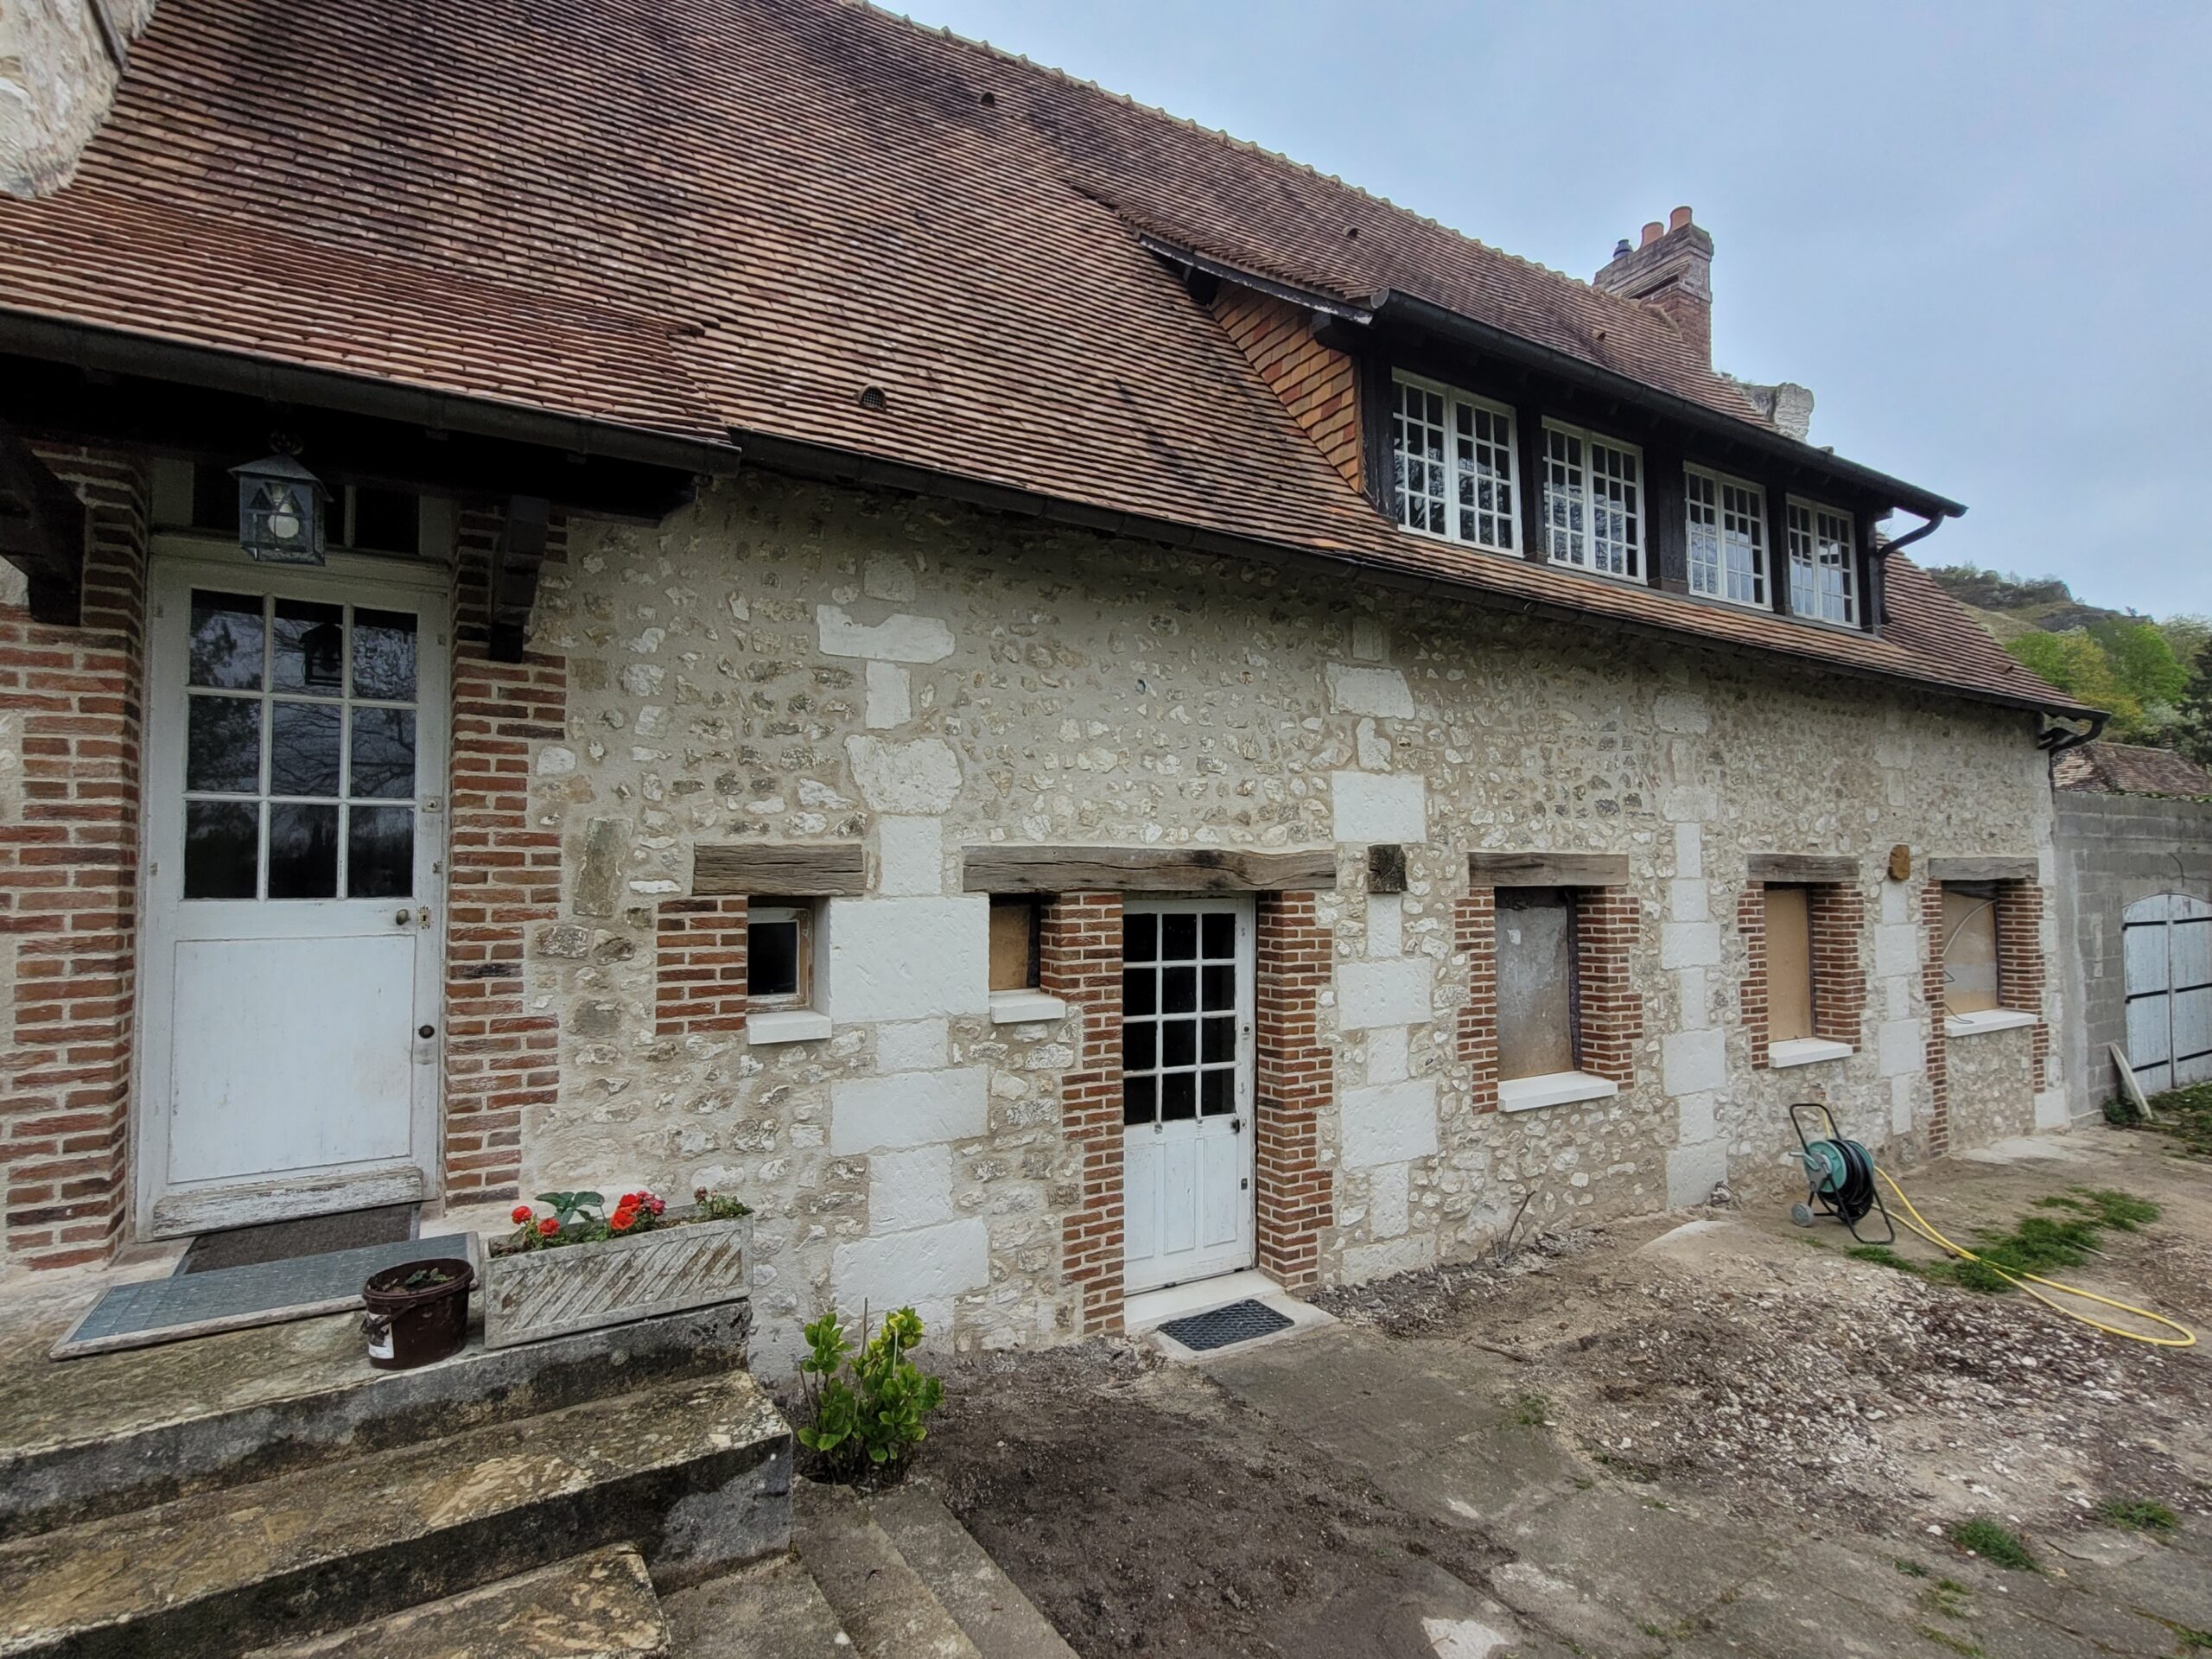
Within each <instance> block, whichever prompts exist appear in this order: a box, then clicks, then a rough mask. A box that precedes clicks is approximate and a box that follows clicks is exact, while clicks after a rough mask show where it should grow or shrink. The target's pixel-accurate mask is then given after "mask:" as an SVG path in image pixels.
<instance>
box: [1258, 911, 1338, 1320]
mask: <svg viewBox="0 0 2212 1659" xmlns="http://www.w3.org/2000/svg"><path fill="white" fill-rule="evenodd" d="M1255 921H1256V926H1255V931H1256V935H1257V937H1256V939H1255V952H1254V957H1255V959H1254V969H1255V974H1254V977H1255V980H1256V982H1257V983H1256V986H1255V993H1256V997H1257V1002H1258V1007H1256V1009H1255V1018H1254V1021H1253V1025H1254V1046H1255V1051H1256V1052H1255V1071H1256V1075H1257V1082H1258V1085H1259V1086H1258V1089H1257V1090H1256V1102H1255V1109H1254V1122H1253V1127H1252V1132H1253V1135H1254V1137H1255V1138H1254V1144H1253V1148H1252V1150H1253V1155H1254V1159H1255V1165H1256V1171H1255V1173H1256V1179H1257V1182H1258V1185H1259V1192H1258V1195H1257V1197H1258V1211H1259V1263H1260V1267H1261V1268H1262V1271H1264V1272H1266V1273H1267V1274H1268V1275H1269V1276H1271V1277H1272V1278H1274V1280H1275V1281H1276V1282H1277V1283H1279V1284H1281V1285H1283V1286H1285V1287H1287V1288H1290V1289H1297V1288H1299V1287H1302V1286H1306V1285H1310V1284H1312V1283H1313V1281H1314V1280H1315V1279H1316V1278H1317V1277H1318V1276H1319V1272H1320V1264H1321V1232H1322V1230H1323V1229H1324V1228H1325V1227H1327V1226H1329V1225H1330V1224H1331V1223H1332V1221H1334V1220H1335V1218H1336V1202H1335V1194H1334V1189H1333V1187H1332V1183H1331V1178H1330V1173H1329V1171H1328V1170H1326V1169H1325V1168H1324V1167H1323V1166H1322V1164H1321V1114H1322V1113H1323V1111H1324V1110H1325V1109H1327V1107H1328V1104H1329V1103H1330V1102H1331V1101H1332V1099H1333V1098H1334V1097H1335V1095H1336V1065H1335V1058H1334V1056H1333V1055H1332V1053H1331V1052H1330V1050H1329V1049H1328V1047H1327V1046H1325V1045H1324V1044H1323V1043H1322V1041H1321V991H1322V988H1323V987H1325V985H1326V984H1327V983H1328V982H1329V976H1330V974H1331V972H1332V950H1331V943H1332V942H1331V939H1330V935H1329V930H1328V929H1327V928H1326V927H1325V926H1324V925H1322V924H1321V921H1320V918H1319V912H1318V907H1317V906H1316V903H1315V900H1314V897H1313V894H1312V893H1262V894H1260V895H1259V898H1258V912H1257V916H1256V918H1255Z"/></svg>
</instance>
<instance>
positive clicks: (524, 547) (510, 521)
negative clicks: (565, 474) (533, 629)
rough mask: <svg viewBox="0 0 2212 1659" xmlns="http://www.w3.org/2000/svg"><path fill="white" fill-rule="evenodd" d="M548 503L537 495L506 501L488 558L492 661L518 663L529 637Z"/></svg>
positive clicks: (547, 519)
mask: <svg viewBox="0 0 2212 1659" xmlns="http://www.w3.org/2000/svg"><path fill="white" fill-rule="evenodd" d="M552 512H553V506H552V503H551V502H550V501H548V500H547V499H545V498H544V497H543V496H542V495H514V496H510V497H508V498H507V512H506V519H505V523H504V524H502V525H501V526H500V529H499V546H498V547H497V548H496V549H494V550H493V554H492V579H491V592H490V595H489V600H490V607H491V613H492V614H491V624H492V645H491V650H492V660H493V662H495V663H518V662H520V661H521V660H522V651H523V642H524V640H526V639H528V638H529V637H530V613H531V607H533V606H534V605H536V604H537V573H538V571H539V569H541V568H542V567H543V564H544V563H545V536H546V528H547V525H548V524H549V523H550V520H551V518H552Z"/></svg>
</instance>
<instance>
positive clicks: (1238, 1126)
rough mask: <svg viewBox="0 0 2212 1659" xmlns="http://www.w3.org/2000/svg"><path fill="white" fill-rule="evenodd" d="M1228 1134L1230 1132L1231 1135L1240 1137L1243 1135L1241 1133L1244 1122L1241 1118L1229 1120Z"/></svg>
mask: <svg viewBox="0 0 2212 1659" xmlns="http://www.w3.org/2000/svg"><path fill="white" fill-rule="evenodd" d="M1229 1132H1230V1134H1231V1135H1242V1134H1243V1133H1244V1120H1243V1118H1241V1117H1232V1118H1230V1120H1229Z"/></svg>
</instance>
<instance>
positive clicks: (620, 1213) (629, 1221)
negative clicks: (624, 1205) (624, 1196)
mask: <svg viewBox="0 0 2212 1659" xmlns="http://www.w3.org/2000/svg"><path fill="white" fill-rule="evenodd" d="M637 1224H638V1212H637V1211H635V1210H630V1209H622V1210H617V1211H615V1212H614V1213H613V1215H611V1216H609V1217H607V1225H608V1226H609V1227H611V1228H613V1230H615V1231H616V1232H618V1233H626V1232H628V1231H629V1230H630V1229H631V1228H632V1227H634V1226H636V1225H637Z"/></svg>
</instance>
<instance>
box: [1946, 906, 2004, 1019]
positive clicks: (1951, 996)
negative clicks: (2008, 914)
mask: <svg viewBox="0 0 2212 1659" xmlns="http://www.w3.org/2000/svg"><path fill="white" fill-rule="evenodd" d="M1997 993H1998V982H1997V893H1996V889H1995V888H1993V887H1985V886H1981V885H1980V884H1975V885H1972V886H1967V887H1960V886H1948V887H1945V888H1944V889H1943V1011H1944V1012H1945V1013H1946V1014H1974V1013H1978V1012H1980V1010H1981V1009H1984V1008H1993V1007H1997V1005H1998V997H1997Z"/></svg>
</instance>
